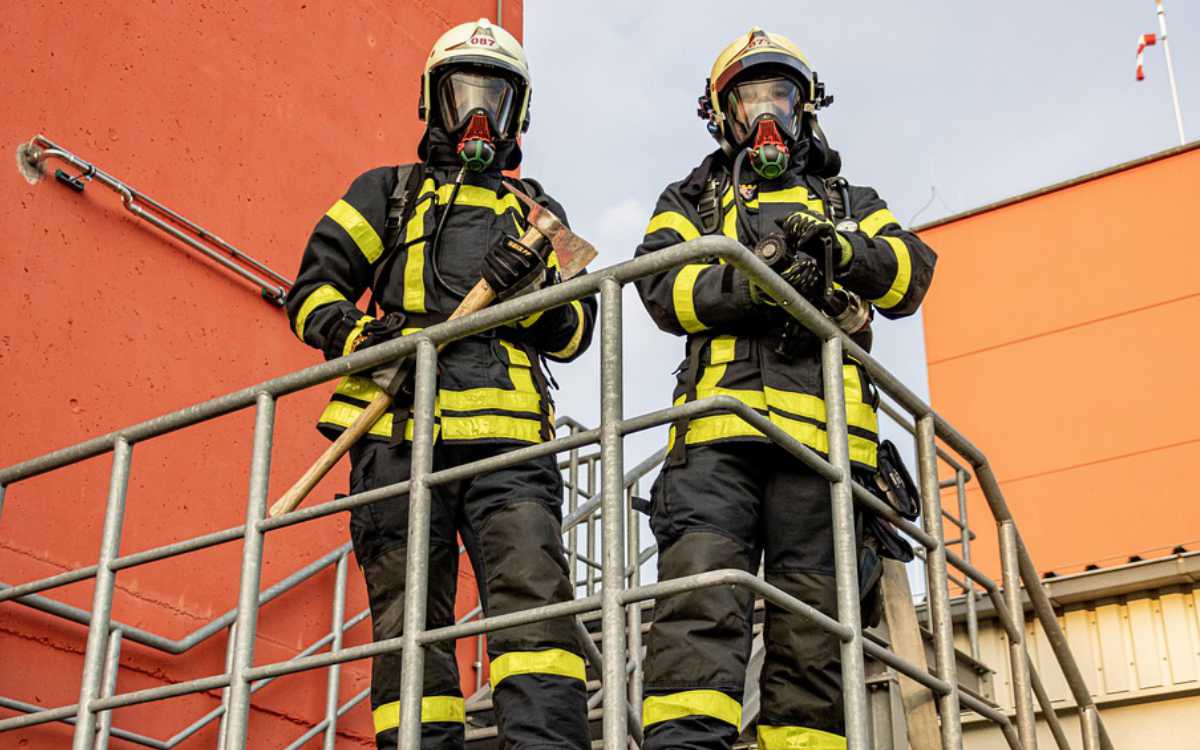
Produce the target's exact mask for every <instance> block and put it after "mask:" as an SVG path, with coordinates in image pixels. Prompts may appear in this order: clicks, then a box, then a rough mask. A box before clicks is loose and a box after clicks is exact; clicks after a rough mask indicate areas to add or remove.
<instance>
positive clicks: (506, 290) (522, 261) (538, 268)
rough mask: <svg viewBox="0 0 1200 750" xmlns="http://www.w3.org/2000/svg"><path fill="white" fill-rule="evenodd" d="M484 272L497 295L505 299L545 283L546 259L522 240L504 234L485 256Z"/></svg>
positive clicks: (497, 297)
mask: <svg viewBox="0 0 1200 750" xmlns="http://www.w3.org/2000/svg"><path fill="white" fill-rule="evenodd" d="M482 273H483V278H484V280H485V281H487V283H488V285H489V286H491V287H492V291H494V292H495V293H496V299H498V300H501V301H503V300H506V299H511V298H512V297H515V296H517V295H518V294H521V293H522V292H525V291H531V287H532V288H537V287H538V286H540V285H541V283H544V282H545V278H546V261H544V260H543V259H542V256H541V255H540V254H539V253H538V252H537V251H536V250H534V249H533V248H531V247H528V246H527V245H525V244H524V243H522V242H521V241H520V240H518V239H516V238H514V237H505V238H504V239H503V240H502V241H501V242H500V244H498V245H493V246H492V249H490V250H488V252H487V255H485V256H483V269H482Z"/></svg>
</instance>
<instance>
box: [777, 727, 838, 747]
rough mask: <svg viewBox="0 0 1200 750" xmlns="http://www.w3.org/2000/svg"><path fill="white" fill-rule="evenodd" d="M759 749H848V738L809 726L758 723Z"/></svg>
mask: <svg viewBox="0 0 1200 750" xmlns="http://www.w3.org/2000/svg"><path fill="white" fill-rule="evenodd" d="M758 747H759V750H846V738H845V737H842V736H840V735H836V734H831V733H829V732H822V731H821V730H819V729H809V728H807V727H768V726H764V725H762V724H759V725H758Z"/></svg>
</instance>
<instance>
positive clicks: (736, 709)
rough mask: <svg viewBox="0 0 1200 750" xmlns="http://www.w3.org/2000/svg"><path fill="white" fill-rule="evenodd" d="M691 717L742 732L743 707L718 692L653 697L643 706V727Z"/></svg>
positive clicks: (692, 692)
mask: <svg viewBox="0 0 1200 750" xmlns="http://www.w3.org/2000/svg"><path fill="white" fill-rule="evenodd" d="M688 716H709V717H711V718H714V719H718V720H720V721H723V722H725V723H726V724H732V725H733V726H735V727H737V728H738V729H741V728H742V704H741V703H738V702H737V701H735V700H734V699H733V698H730V697H729V696H728V695H725V694H724V693H722V692H719V691H717V690H685V691H684V692H682V693H671V694H670V695H652V696H650V697H649V698H647V699H646V700H645V701H644V702H643V703H642V726H646V727H648V726H650V725H652V724H658V723H659V722H663V721H672V720H673V719H682V718H685V717H688Z"/></svg>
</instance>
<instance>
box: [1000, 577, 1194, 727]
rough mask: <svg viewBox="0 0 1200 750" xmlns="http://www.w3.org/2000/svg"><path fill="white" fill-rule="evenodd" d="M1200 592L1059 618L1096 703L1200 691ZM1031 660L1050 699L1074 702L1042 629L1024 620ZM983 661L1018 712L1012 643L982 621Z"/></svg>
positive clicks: (1186, 590) (1166, 592)
mask: <svg viewBox="0 0 1200 750" xmlns="http://www.w3.org/2000/svg"><path fill="white" fill-rule="evenodd" d="M1198 597H1200V586H1196V585H1192V586H1190V587H1183V588H1180V587H1171V588H1167V589H1162V590H1154V591H1143V592H1139V593H1134V594H1129V595H1126V596H1122V597H1117V598H1107V599H1103V600H1100V601H1097V602H1090V603H1077V604H1073V605H1071V606H1070V607H1068V608H1067V609H1066V610H1065V611H1064V612H1062V613H1061V614H1060V616H1059V623H1060V625H1062V627H1063V630H1064V632H1065V633H1066V636H1067V641H1068V642H1069V643H1070V646H1071V651H1072V652H1073V653H1074V654H1075V659H1076V660H1077V662H1078V664H1079V668H1080V670H1081V671H1082V672H1083V676H1084V679H1085V680H1086V681H1087V683H1088V685H1089V686H1090V687H1091V689H1092V694H1093V695H1094V696H1095V697H1096V701H1097V703H1099V704H1100V705H1101V706H1103V705H1104V704H1105V703H1111V702H1125V701H1136V700H1141V699H1148V698H1159V697H1167V696H1170V695H1171V694H1174V693H1177V692H1185V691H1186V692H1194V691H1196V690H1197V689H1200V618H1198V616H1197V613H1198V612H1200V607H1198V605H1200V600H1198ZM1026 632H1027V637H1028V640H1029V643H1030V648H1031V655H1032V657H1033V662H1034V664H1035V665H1036V666H1037V669H1038V672H1039V673H1040V674H1041V677H1042V680H1043V682H1044V684H1045V685H1046V690H1047V692H1048V693H1049V694H1050V697H1051V699H1052V700H1053V701H1054V702H1055V703H1057V704H1060V705H1071V704H1072V703H1073V701H1072V700H1071V698H1070V693H1069V692H1068V690H1067V687H1066V682H1065V680H1064V679H1063V677H1062V673H1061V671H1060V670H1059V668H1058V665H1057V662H1056V661H1055V659H1054V655H1053V653H1052V652H1051V650H1050V645H1049V643H1048V642H1047V640H1046V634H1045V631H1044V630H1043V629H1042V627H1041V625H1040V624H1038V623H1036V622H1035V621H1034V620H1032V619H1030V620H1028V621H1027V622H1026ZM979 637H980V644H979V646H980V655H981V657H982V659H981V661H983V662H984V663H985V664H986V665H987V666H989V667H991V668H993V669H994V670H996V675H995V688H996V691H995V693H996V700H998V701H999V702H1000V703H1001V705H1002V706H1003V707H1004V708H1005V709H1006V710H1009V711H1011V710H1012V708H1013V699H1012V688H1011V677H1010V665H1009V663H1008V638H1007V636H1006V634H1005V633H1004V631H1003V629H1002V628H1000V627H998V626H997V623H996V622H995V621H987V622H981V623H980V632H979Z"/></svg>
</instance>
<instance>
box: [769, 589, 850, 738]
mask: <svg viewBox="0 0 1200 750" xmlns="http://www.w3.org/2000/svg"><path fill="white" fill-rule="evenodd" d="M767 582H768V583H770V584H771V585H773V586H777V587H778V588H780V589H782V590H783V591H784V592H786V593H788V594H790V595H792V596H794V597H796V598H797V599H799V600H801V601H803V602H805V603H806V604H809V605H812V606H813V607H815V608H816V609H818V610H820V611H821V612H822V613H824V614H826V615H828V616H830V617H833V618H836V617H837V586H836V583H835V581H834V578H833V576H831V575H826V574H823V573H809V572H776V573H772V572H771V571H767ZM763 640H764V642H765V644H766V659H765V660H764V662H763V671H762V678H761V684H762V710H761V713H760V721H761V722H762V723H765V724H769V725H773V726H801V727H810V728H812V729H819V730H822V731H825V732H830V733H833V734H837V735H841V734H843V733H844V719H843V716H842V710H843V708H842V670H841V641H840V640H839V639H838V637H837V636H836V635H833V634H832V633H828V632H826V631H825V630H823V629H821V628H819V627H817V626H816V625H814V624H812V623H811V622H809V621H808V620H806V619H804V618H803V617H801V616H800V615H796V614H792V613H790V612H786V611H784V610H782V609H780V608H779V607H776V606H773V605H771V604H770V603H768V604H767V608H766V621H765V626H764V629H763Z"/></svg>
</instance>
